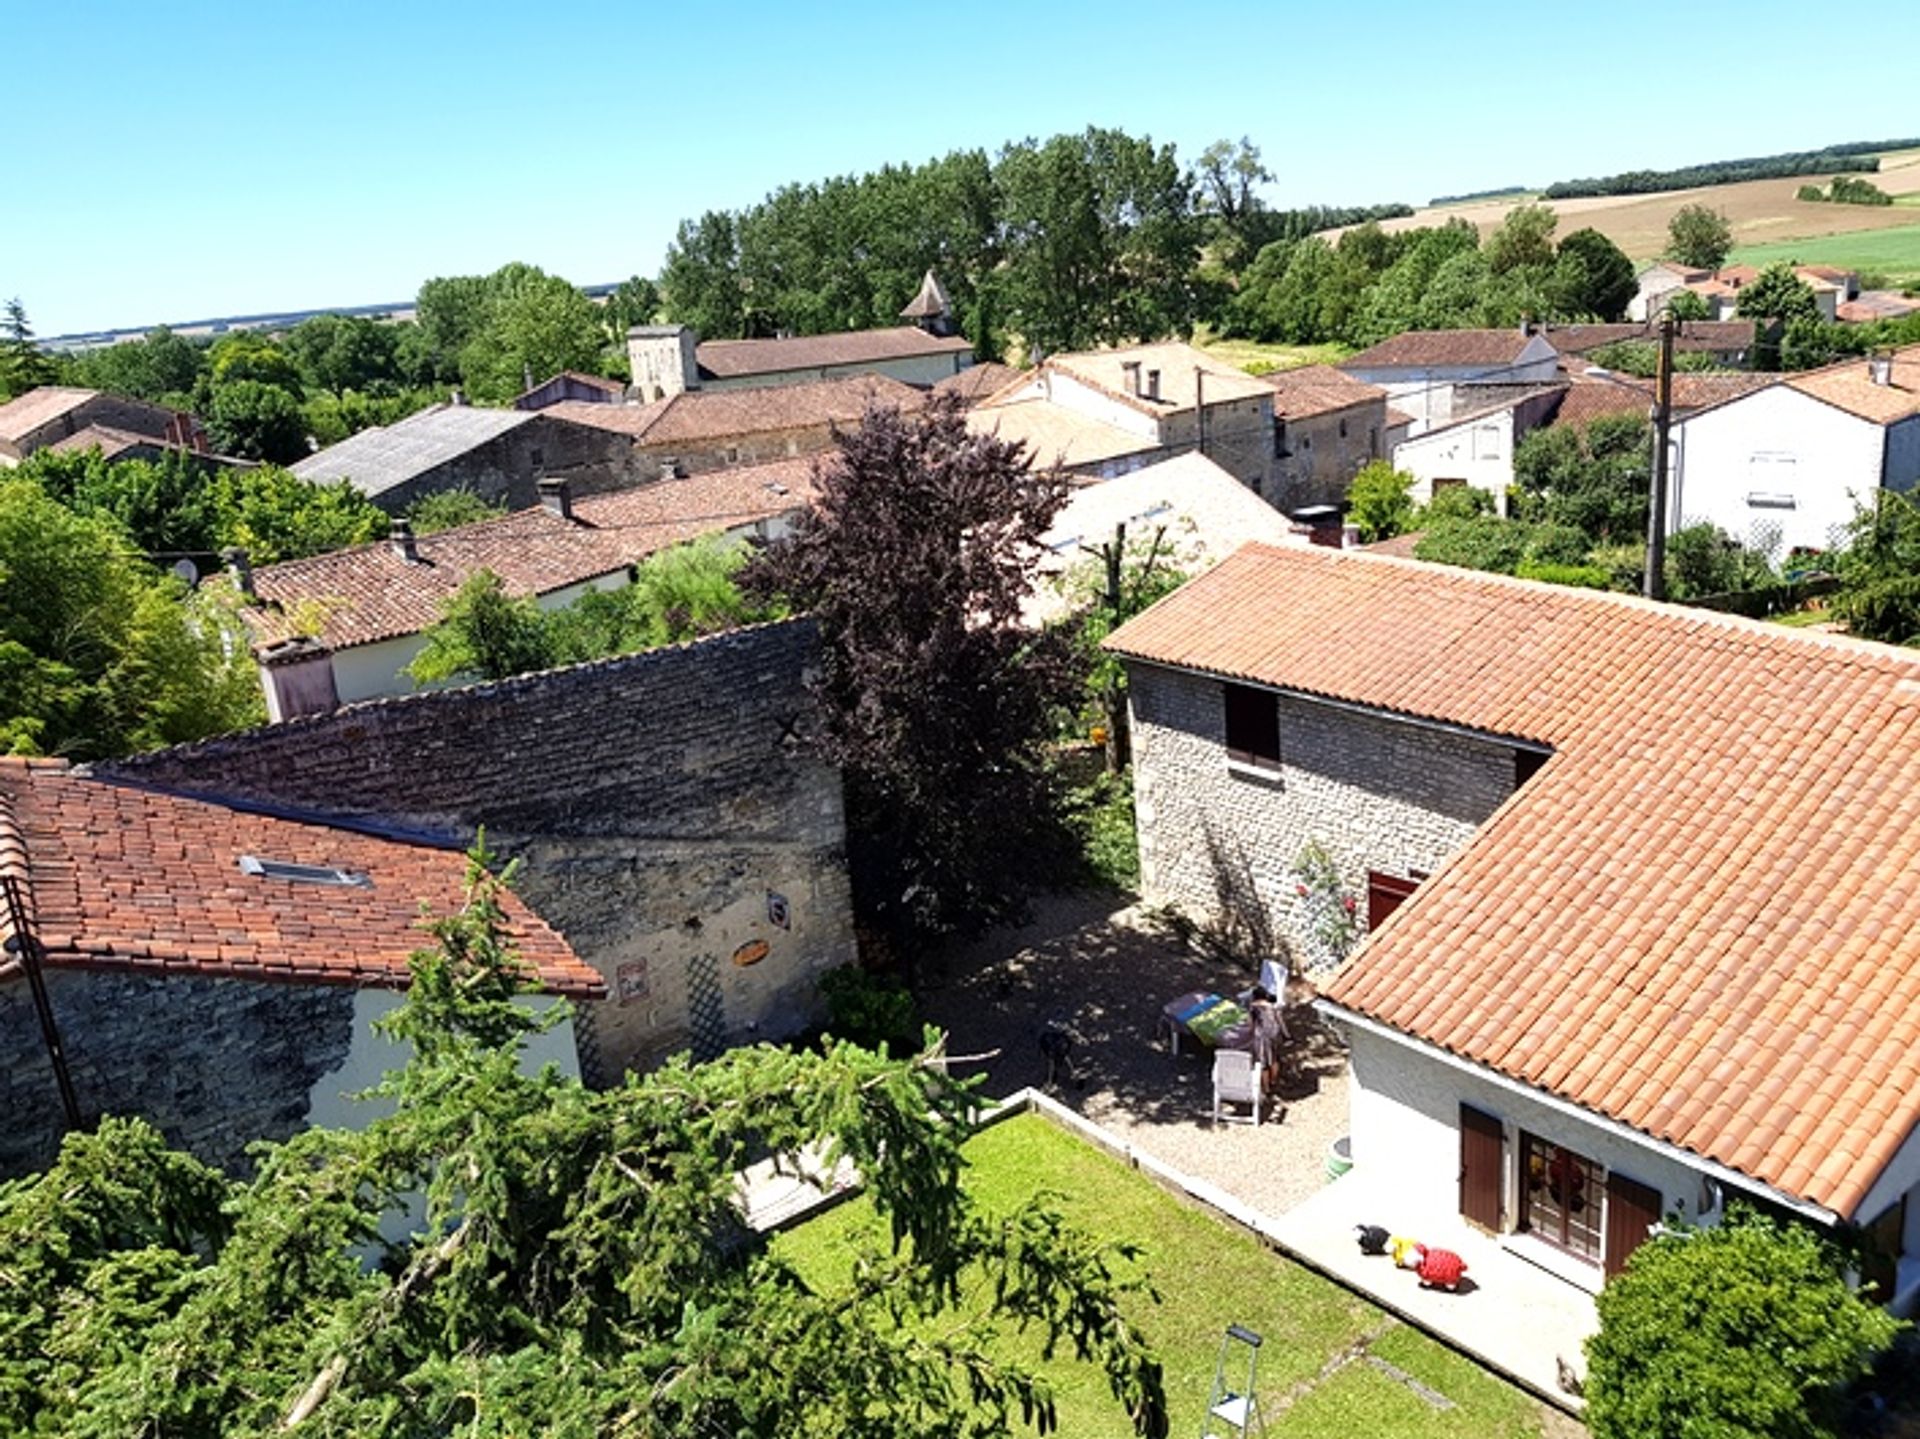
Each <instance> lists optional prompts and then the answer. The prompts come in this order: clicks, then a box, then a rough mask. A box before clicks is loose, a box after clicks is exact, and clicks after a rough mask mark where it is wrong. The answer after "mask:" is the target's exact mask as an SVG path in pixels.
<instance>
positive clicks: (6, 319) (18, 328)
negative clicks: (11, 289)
mask: <svg viewBox="0 0 1920 1439" xmlns="http://www.w3.org/2000/svg"><path fill="white" fill-rule="evenodd" d="M53 379H54V365H53V361H52V360H50V359H48V358H47V356H46V354H45V353H44V352H42V350H41V349H40V347H39V346H38V345H36V344H35V343H34V342H33V326H32V325H30V324H29V323H28V322H27V311H26V307H25V306H24V305H22V304H21V303H20V301H19V299H18V298H17V297H16V298H14V299H11V300H8V301H7V303H6V307H5V309H4V311H0V399H7V398H9V397H11V396H13V395H24V394H25V393H26V392H27V391H28V390H31V389H36V388H37V387H39V386H41V385H50V384H52V383H53Z"/></svg>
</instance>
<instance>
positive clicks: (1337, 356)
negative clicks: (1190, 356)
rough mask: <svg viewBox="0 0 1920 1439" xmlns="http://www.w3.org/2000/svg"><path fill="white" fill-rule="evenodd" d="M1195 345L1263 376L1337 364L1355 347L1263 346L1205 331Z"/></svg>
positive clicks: (1195, 341) (1217, 357) (1228, 362)
mask: <svg viewBox="0 0 1920 1439" xmlns="http://www.w3.org/2000/svg"><path fill="white" fill-rule="evenodd" d="M1193 343H1194V345H1195V347H1196V348H1198V349H1202V350H1205V351H1206V352H1207V353H1208V354H1209V355H1211V356H1213V357H1214V359H1216V360H1223V361H1225V362H1226V363H1227V364H1229V365H1237V366H1238V367H1239V368H1241V369H1243V370H1245V369H1247V368H1249V367H1250V366H1251V367H1254V369H1255V371H1256V373H1260V374H1264V373H1266V372H1267V371H1269V370H1297V369H1299V368H1301V367H1302V366H1303V365H1337V364H1339V363H1340V362H1341V361H1342V360H1344V359H1346V358H1347V356H1349V355H1351V354H1353V353H1354V349H1353V346H1351V345H1342V344H1338V343H1330V344H1325V345H1262V344H1260V343H1258V342H1257V341H1254V340H1221V339H1215V338H1213V337H1211V336H1210V335H1208V334H1207V333H1206V331H1205V330H1202V331H1201V332H1199V333H1198V334H1196V335H1195V336H1194V337H1193Z"/></svg>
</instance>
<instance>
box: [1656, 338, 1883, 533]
mask: <svg viewBox="0 0 1920 1439" xmlns="http://www.w3.org/2000/svg"><path fill="white" fill-rule="evenodd" d="M1672 445H1673V450H1672V490H1671V501H1670V509H1669V512H1668V524H1669V525H1670V526H1672V527H1674V528H1678V527H1680V526H1683V525H1692V524H1701V523H1711V524H1715V525H1718V526H1719V527H1720V528H1721V529H1723V530H1725V531H1726V532H1727V533H1728V534H1729V535H1731V536H1733V537H1734V538H1735V539H1737V540H1740V541H1741V542H1742V543H1745V544H1750V545H1754V546H1757V547H1760V548H1767V549H1777V550H1779V551H1781V552H1790V551H1793V550H1829V549H1833V548H1834V547H1835V546H1836V545H1839V544H1841V543H1843V542H1844V539H1845V533H1846V527H1847V525H1848V524H1849V523H1850V522H1851V521H1852V520H1853V518H1854V516H1855V515H1856V514H1858V513H1859V510H1860V507H1861V505H1862V504H1863V503H1865V502H1866V501H1867V500H1868V499H1869V497H1871V496H1872V495H1873V493H1874V491H1875V490H1877V489H1880V488H1882V487H1884V488H1887V489H1892V490H1900V491H1906V490H1910V489H1911V488H1913V486H1914V484H1915V482H1916V481H1920V345H1916V346H1911V347H1909V348H1907V349H1905V350H1902V351H1899V352H1898V353H1897V354H1895V355H1893V356H1891V357H1878V358H1873V359H1848V360H1842V361H1840V362H1839V363H1837V364H1833V365H1828V366H1827V367H1826V368H1824V369H1820V370H1810V371H1807V372H1806V373H1804V374H1799V375H1790V376H1787V377H1784V378H1782V379H1781V380H1779V381H1778V382H1776V383H1774V384H1770V385H1767V386H1765V387H1764V388H1762V389H1758V390H1755V391H1752V392H1750V393H1748V394H1746V395H1743V396H1740V397H1738V398H1735V399H1732V400H1729V401H1727V402H1726V403H1724V404H1720V405H1713V406H1709V407H1708V408H1706V409H1703V410H1700V411H1698V412H1697V413H1695V414H1693V415H1691V416H1689V417H1688V418H1686V419H1685V420H1682V421H1681V422H1679V423H1678V424H1676V425H1675V426H1674V427H1673V430H1672Z"/></svg>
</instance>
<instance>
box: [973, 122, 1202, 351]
mask: <svg viewBox="0 0 1920 1439" xmlns="http://www.w3.org/2000/svg"><path fill="white" fill-rule="evenodd" d="M993 178H994V186H995V190H996V193H997V195H998V197H999V213H1000V218H1001V222H1002V224H1003V225H1004V227H1005V245H1006V266H1005V269H1004V271H1003V272H1002V273H1001V275H1000V276H999V277H998V283H999V289H1000V293H1001V294H1002V296H1003V297H1004V302H1005V305H1006V312H1007V319H1008V322H1009V323H1010V324H1011V325H1012V327H1013V328H1014V329H1015V330H1017V331H1019V332H1020V333H1021V334H1022V335H1023V336H1024V337H1025V338H1026V339H1027V341H1028V343H1029V345H1030V346H1038V347H1039V348H1041V349H1042V350H1044V351H1048V352H1051V351H1055V350H1073V349H1089V348H1092V347H1094V346H1096V345H1106V344H1116V343H1120V342H1124V341H1130V340H1150V339H1158V338H1160V337H1162V336H1165V335H1169V334H1173V333H1176V332H1183V331H1184V330H1185V329H1186V328H1187V327H1188V326H1189V325H1191V323H1192V321H1193V317H1194V306H1195V291H1194V283H1193V280H1194V266H1195V256H1196V254H1197V252H1198V249H1199V230H1198V226H1197V224H1196V222H1195V220H1194V216H1193V195H1192V188H1191V181H1190V180H1189V179H1188V177H1187V176H1186V174H1185V173H1184V172H1182V170H1181V169H1180V166H1179V164H1178V162H1177V161H1176V160H1175V158H1174V152H1173V147H1172V146H1171V145H1161V146H1156V145H1154V143H1153V142H1152V141H1151V140H1148V139H1136V138H1135V137H1133V136H1131V135H1127V134H1125V133H1124V132H1122V131H1119V130H1102V129H1098V128H1090V129H1088V130H1087V131H1086V132H1085V133H1084V134H1081V135H1056V136H1055V137H1054V138H1052V139H1051V140H1048V141H1045V142H1044V143H1037V142H1034V141H1031V140H1029V141H1024V142H1022V143H1021V144H1018V145H1010V146H1008V147H1007V148H1006V149H1005V150H1004V151H1002V152H1001V155H1000V160H999V163H998V164H997V165H996V166H995V167H994V177H993Z"/></svg>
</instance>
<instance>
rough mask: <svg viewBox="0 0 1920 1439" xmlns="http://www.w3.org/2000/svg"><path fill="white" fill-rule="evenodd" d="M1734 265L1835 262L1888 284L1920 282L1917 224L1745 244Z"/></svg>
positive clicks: (1737, 254) (1919, 246) (1735, 253)
mask: <svg viewBox="0 0 1920 1439" xmlns="http://www.w3.org/2000/svg"><path fill="white" fill-rule="evenodd" d="M1732 260H1733V263H1734V264H1737V265H1768V264H1771V263H1773V262H1774V261H1775V260H1793V261H1796V262H1798V263H1799V264H1802V265H1837V266H1840V267H1841V268H1843V269H1848V270H1870V271H1872V272H1874V273H1875V274H1879V275H1885V276H1886V277H1887V280H1888V282H1889V283H1890V284H1893V285H1896V286H1898V285H1912V284H1920V225H1898V226H1895V227H1894V228H1892V229H1889V230H1860V231H1857V232H1856V233H1854V234H1851V235H1822V236H1821V237H1819V238H1818V239H1815V240H1782V241H1780V242H1779V243H1777V244H1772V245H1744V246H1742V247H1741V248H1740V249H1737V250H1735V251H1734V252H1733V256H1732Z"/></svg>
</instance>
